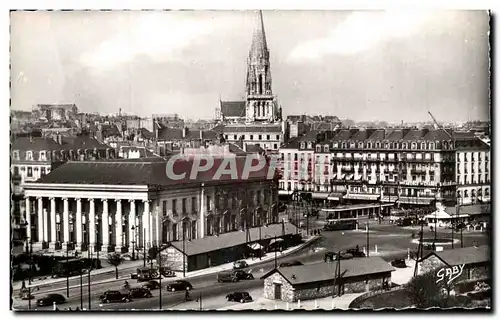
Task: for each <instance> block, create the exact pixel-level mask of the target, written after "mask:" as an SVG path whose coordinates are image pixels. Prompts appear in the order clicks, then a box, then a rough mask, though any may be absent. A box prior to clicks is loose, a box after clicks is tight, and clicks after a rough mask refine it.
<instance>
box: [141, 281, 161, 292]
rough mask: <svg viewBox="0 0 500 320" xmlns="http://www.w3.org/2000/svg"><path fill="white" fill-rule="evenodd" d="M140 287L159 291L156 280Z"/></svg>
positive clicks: (158, 284)
mask: <svg viewBox="0 0 500 320" xmlns="http://www.w3.org/2000/svg"><path fill="white" fill-rule="evenodd" d="M142 287H143V288H145V289H148V290H156V289H160V283H159V282H158V281H156V280H150V281H148V282H147V283H146V284H143V285H142Z"/></svg>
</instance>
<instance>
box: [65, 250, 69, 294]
mask: <svg viewBox="0 0 500 320" xmlns="http://www.w3.org/2000/svg"><path fill="white" fill-rule="evenodd" d="M69 245H70V242H68V243H66V270H64V271H65V272H66V297H67V298H69V270H68V266H69Z"/></svg>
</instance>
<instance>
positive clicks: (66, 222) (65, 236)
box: [61, 198, 69, 250]
mask: <svg viewBox="0 0 500 320" xmlns="http://www.w3.org/2000/svg"><path fill="white" fill-rule="evenodd" d="M63 201H64V209H63V221H62V224H64V226H61V227H62V228H63V243H62V247H63V250H66V247H67V245H68V242H69V208H68V207H69V203H68V198H63Z"/></svg>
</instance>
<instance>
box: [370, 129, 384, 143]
mask: <svg viewBox="0 0 500 320" xmlns="http://www.w3.org/2000/svg"><path fill="white" fill-rule="evenodd" d="M386 137H387V135H386V132H385V129H377V130H375V131H374V132H373V133H372V135H371V136H370V137H369V138H368V140H374V141H380V140H385V138H386Z"/></svg>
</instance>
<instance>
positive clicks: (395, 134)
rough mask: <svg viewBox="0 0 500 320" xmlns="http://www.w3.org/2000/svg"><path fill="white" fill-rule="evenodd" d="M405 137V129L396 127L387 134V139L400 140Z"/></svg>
mask: <svg viewBox="0 0 500 320" xmlns="http://www.w3.org/2000/svg"><path fill="white" fill-rule="evenodd" d="M403 137H404V134H403V130H401V129H395V130H393V131H392V132H391V133H390V134H389V135H387V138H386V140H389V141H399V140H403Z"/></svg>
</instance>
